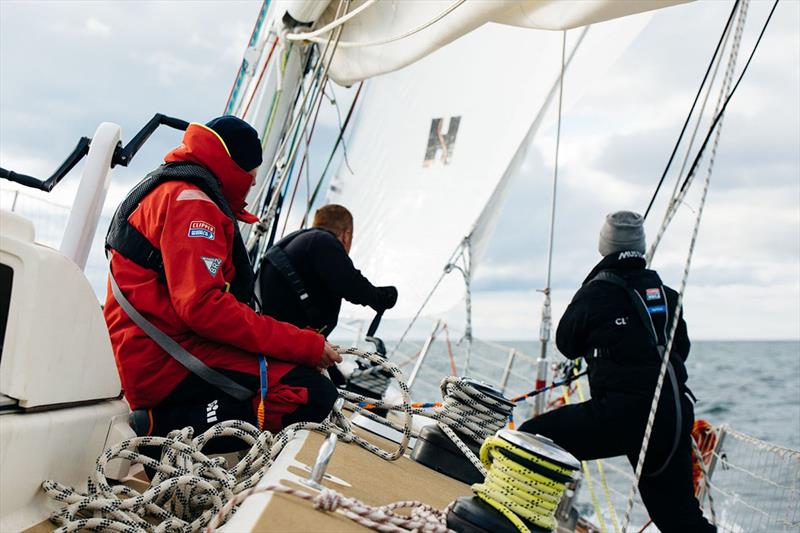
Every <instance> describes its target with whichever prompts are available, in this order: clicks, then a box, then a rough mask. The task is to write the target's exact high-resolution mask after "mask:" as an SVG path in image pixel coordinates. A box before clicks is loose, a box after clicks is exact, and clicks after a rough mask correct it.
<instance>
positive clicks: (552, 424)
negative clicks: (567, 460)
mask: <svg viewBox="0 0 800 533" xmlns="http://www.w3.org/2000/svg"><path fill="white" fill-rule="evenodd" d="M649 409H650V400H649V399H648V398H646V397H643V396H641V395H631V394H623V393H606V394H601V395H599V396H597V397H593V398H592V399H591V400H589V401H587V402H583V403H579V404H573V405H567V406H564V407H562V408H560V409H556V410H554V411H550V412H549V413H545V414H543V415H541V416H538V417H536V418H532V419H531V420H528V421H527V422H525V423H524V424H522V425H521V426H520V428H519V429H520V431H526V432H528V433H536V434H539V435H542V436H545V437H548V438H549V439H552V440H553V441H554V442H555V443H556V444H558V445H559V446H561V447H562V448H564V449H565V450H567V451H569V452H570V453H571V454H572V455H574V456H575V457H576V458H577V459H580V460H591V459H603V458H607V457H615V456H619V455H625V456H627V457H628V460H629V461H630V463H631V465H632V466H633V467H634V468H635V467H636V462H637V461H638V459H639V450H640V448H641V444H642V437H643V435H644V428H645V425H646V423H647V416H648V414H649ZM693 423H694V409H693V406H692V403H691V401H690V400H689V399H688V398H686V397H685V396H684V395H681V416H680V421H679V424H680V436H679V439H678V444H677V448H676V449H675V452H674V454H673V455H672V458H671V459H670V460H669V463H667V464H666V466H664V465H665V461H666V460H667V457H669V454H670V451H671V450H672V448H673V445H674V443H675V439H674V436H675V432H676V409H675V400H674V397H673V395H672V393H671V391H668V390H666V389H664V390H663V392H662V395H661V401H660V402H659V408H658V411H657V413H656V421H655V424H654V427H653V433H652V436H651V439H650V445H649V447H648V451H647V457H646V458H645V463H644V470H643V475H642V478H641V480H640V481H639V492H640V493H641V495H642V500H643V501H644V504H645V506H646V507H647V511H648V512H649V513H650V518H652V519H653V523H654V524H655V525H656V526H657V527H658V529H659V530H661V531H662V532H663V533H689V532H692V533H693V532H713V531H716V528H715V527H714V526H712V525H711V524H709V523H708V521H707V520H706V519H705V517H703V513H702V511H701V510H700V506H699V505H698V503H697V499H696V498H695V497H694V489H693V486H692V460H691V457H692V450H691V441H690V440H689V439H691V430H692V425H693ZM659 470H660V472H658V471H659ZM657 472H658V473H657Z"/></svg>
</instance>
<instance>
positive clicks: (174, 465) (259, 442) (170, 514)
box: [42, 349, 411, 533]
mask: <svg viewBox="0 0 800 533" xmlns="http://www.w3.org/2000/svg"><path fill="white" fill-rule="evenodd" d="M340 353H349V354H351V355H356V356H358V357H362V358H365V359H368V360H369V361H371V362H373V363H376V364H380V365H383V367H384V369H385V370H388V371H389V372H391V374H392V375H393V376H394V377H395V378H396V379H397V380H398V386H399V387H400V391H401V395H402V402H401V403H400V404H399V405H398V404H394V405H391V406H390V405H386V406H385V407H387V408H391V409H394V410H398V411H401V412H402V413H403V414H404V424H403V425H402V426H399V425H397V424H392V427H394V428H395V429H397V430H398V431H401V432H402V433H403V438H402V439H401V441H400V443H399V445H398V447H397V449H395V450H394V451H387V450H384V449H382V448H380V447H378V446H375V445H374V444H372V443H370V442H368V441H366V440H365V439H363V438H361V437H359V436H358V435H356V434H354V433H353V431H352V429H351V427H350V424H349V422H348V421H347V419H346V418H345V417H344V415H343V414H342V413H341V412H340V411H336V410H335V411H333V412H332V413H331V415H330V417H329V418H328V419H327V420H325V421H324V422H322V423H312V422H300V423H297V424H293V425H291V426H289V427H287V428H285V429H284V430H283V431H281V432H280V433H278V434H277V435H272V434H271V433H270V432H266V431H265V432H263V433H262V432H259V431H258V429H256V428H255V427H253V426H252V425H251V424H248V423H247V422H243V421H241V420H229V421H225V422H221V423H219V424H216V425H214V426H213V427H212V428H210V429H208V430H207V431H206V432H204V433H203V434H201V435H199V436H197V437H194V438H193V431H192V428H190V427H189V428H184V429H182V430H176V431H173V432H171V433H170V434H169V435H168V436H167V437H135V438H133V439H127V440H125V441H123V442H121V443H119V444H117V445H116V446H113V447H112V448H110V449H109V450H107V451H106V452H105V453H104V454H103V455H101V456H100V457H99V458H98V460H97V464H96V466H95V469H94V471H93V472H92V473H91V475H90V476H89V479H88V482H87V491H86V492H85V493H83V492H80V491H78V490H75V489H73V488H71V487H67V486H65V485H62V484H61V483H58V482H56V481H45V482H44V483H43V484H42V486H43V488H44V491H45V493H46V494H47V495H48V496H49V497H50V498H52V499H54V500H56V501H58V502H62V503H64V504H65V506H64V507H62V508H61V509H59V510H58V511H56V512H54V513H53V515H52V516H51V520H52V521H53V522H55V523H57V524H59V525H60V526H61V527H59V529H58V530H57V531H58V532H59V533H64V532H68V531H80V530H82V529H104V530H109V531H125V532H133V531H141V530H142V529H148V530H152V531H154V532H156V533H161V532H166V531H176V530H180V531H199V530H200V529H201V528H202V527H205V525H206V524H208V523H209V522H210V521H211V520H212V518H213V517H214V516H218V515H219V513H220V512H222V513H223V514H222V517H221V520H222V521H225V520H227V518H228V517H229V516H230V514H231V513H232V512H233V508H234V507H233V504H231V505H227V504H228V503H229V502H230V501H231V500H234V499H235V498H236V496H237V495H239V494H242V493H244V492H246V491H248V490H249V489H252V488H253V487H255V486H256V485H257V484H258V482H259V481H260V480H261V479H262V478H263V477H264V475H265V474H266V472H267V470H268V469H269V467H270V466H272V464H273V462H274V460H275V458H276V457H277V456H278V454H280V452H281V451H282V450H283V448H284V447H285V446H286V444H288V443H289V441H291V440H292V439H293V438H294V437H295V435H296V434H297V432H298V431H301V430H309V431H320V432H322V433H333V434H335V435H337V436H338V437H339V439H340V440H342V441H343V442H352V443H356V444H358V445H359V446H361V447H363V448H365V449H366V450H368V451H370V452H372V453H374V454H376V455H378V456H379V457H381V458H383V459H386V460H389V461H393V460H395V459H398V458H399V457H401V456H402V455H403V454H404V453H405V451H406V449H407V447H408V442H409V440H410V437H411V408H410V403H411V396H410V392H409V389H408V387H407V386H406V384H405V383H404V382H403V381H402V379H401V378H402V373H401V371H400V369H399V368H397V366H396V365H394V364H392V363H390V362H388V361H386V360H384V359H383V358H382V357H381V356H380V355H378V354H375V353H367V352H361V351H358V350H355V349H347V350H341V351H340ZM340 393H341V395H342V396H343V397H344V398H345V399H346V400H348V402H350V404H349V407H350V408H352V409H353V410H355V411H360V412H362V413H363V414H364V415H365V416H369V417H371V418H375V417H374V415H372V413H370V412H369V411H366V410H364V409H361V408H359V407H358V405H357V402H359V401H363V400H364V397H362V396H359V395H356V394H352V393H349V392H347V391H340ZM353 402H356V403H353ZM380 420H381V421H383V422H385V420H383V419H380ZM220 437H233V438H238V439H240V440H242V441H243V442H244V443H245V444H246V445H249V446H250V449H249V450H248V452H247V454H246V455H245V456H244V458H243V459H242V460H240V461H239V462H238V463H237V464H236V465H235V466H234V467H233V468H231V469H226V468H225V467H224V465H223V463H224V460H223V459H222V458H210V457H208V456H207V455H206V454H204V453H203V452H202V449H203V447H204V445H205V444H207V443H208V442H209V441H211V440H213V439H216V438H220ZM142 446H156V447H160V448H162V450H163V452H164V453H163V454H162V457H161V460H160V461H157V460H155V459H151V458H150V457H147V456H145V455H143V454H141V453H140V452H139V448H140V447H142ZM115 459H123V460H128V461H130V462H131V463H134V464H136V463H138V464H142V465H145V466H147V467H150V468H153V469H154V470H156V472H157V473H156V475H155V476H154V477H153V480H152V483H151V484H150V486H149V487H148V488H147V489H146V490H145V491H144V492H141V493H140V492H138V491H136V490H134V489H133V488H130V487H127V486H124V485H118V486H114V487H112V486H111V485H110V484H109V482H108V480H107V477H106V475H105V471H106V468H107V465H108V463H109V462H111V461H113V460H115ZM238 501H240V500H238ZM148 518H149V520H148ZM153 522H156V524H157V525H154V524H153Z"/></svg>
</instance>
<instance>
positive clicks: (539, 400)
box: [533, 30, 567, 415]
mask: <svg viewBox="0 0 800 533" xmlns="http://www.w3.org/2000/svg"><path fill="white" fill-rule="evenodd" d="M566 49H567V31H566V30H564V32H563V33H562V39H561V75H560V76H559V78H558V122H557V125H556V154H555V163H554V164H553V194H552V197H551V199H550V235H549V237H548V243H547V273H546V276H545V285H544V289H542V291H541V292H542V293H544V302H543V303H542V321H541V324H540V326H539V343H540V347H541V350H540V352H539V359H537V360H536V384H535V387H534V388H536V389H541V388H544V387H545V386H546V385H547V346H548V344H549V343H550V330H551V329H552V312H551V308H550V277H551V272H552V267H553V233H554V229H555V219H556V191H557V189H558V149H559V145H560V141H561V103H562V99H563V95H564V68H565V56H566ZM542 412H544V394H539V395H537V396H536V399H535V401H534V406H533V413H534V415H540V414H542Z"/></svg>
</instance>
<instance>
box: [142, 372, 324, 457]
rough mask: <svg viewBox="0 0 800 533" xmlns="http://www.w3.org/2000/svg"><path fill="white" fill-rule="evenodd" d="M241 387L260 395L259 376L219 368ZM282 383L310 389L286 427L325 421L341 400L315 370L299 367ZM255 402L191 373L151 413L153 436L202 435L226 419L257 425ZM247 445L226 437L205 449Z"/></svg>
mask: <svg viewBox="0 0 800 533" xmlns="http://www.w3.org/2000/svg"><path fill="white" fill-rule="evenodd" d="M217 371H218V372H221V373H222V374H225V375H226V376H228V377H229V378H231V379H233V380H234V381H236V382H238V383H239V384H241V385H243V386H245V387H247V388H249V389H251V390H252V391H253V393H254V395H257V394H258V390H259V377H258V376H253V375H250V374H245V373H242V372H235V371H232V370H224V369H217ZM280 382H281V383H283V384H286V385H290V386H294V387H304V388H306V389H307V390H308V403H306V404H303V405H298V406H297V408H296V409H294V411H292V412H290V413H286V414H284V415H283V416H282V424H283V427H286V426H288V425H291V424H294V423H295V422H322V421H323V420H324V419H325V418H326V417H327V416H328V414H329V413H330V412H331V409H332V407H333V403H334V402H335V401H336V398H337V397H338V392H337V390H336V386H335V385H334V384H333V383H331V381H330V380H329V379H328V378H327V377H325V376H324V375H322V374H320V373H319V372H318V371H317V370H315V369H313V368H307V367H303V366H298V367H295V368H293V369H292V370H290V371H289V372H287V373H286V375H284V376H283V377H281V379H280ZM255 405H256V402H254V400H252V399H247V400H237V399H236V398H233V397H232V396H229V395H228V394H226V393H224V392H222V391H221V390H219V389H217V388H216V387H213V386H211V385H209V384H208V383H206V382H205V381H203V380H202V379H200V378H199V377H197V376H196V375H195V374H189V376H187V377H186V379H184V380H183V381H182V382H181V383H180V384H178V386H177V387H175V390H173V391H172V392H171V393H170V395H169V396H167V398H166V399H164V401H163V402H161V403H160V404H159V405H158V406H157V407H155V408H154V409H153V410H152V420H153V427H152V428H151V434H152V435H157V436H166V434H167V433H169V432H170V431H172V430H174V429H180V428H184V427H186V426H192V428H194V434H195V435H199V434H200V433H202V432H204V431H205V430H207V429H208V428H210V427H211V426H213V425H214V424H216V423H218V422H222V421H223V420H244V421H245V422H249V423H250V424H252V425H254V426H258V421H257V418H256V412H255ZM267 409H269V405H267ZM242 446H245V444H244V442H243V441H241V440H240V439H236V438H233V437H223V438H218V439H214V440H213V441H211V442H210V443H209V445H208V446H207V448H206V449H205V450H204V451H206V452H209V453H225V452H228V451H231V450H235V449H237V448H241V447H242Z"/></svg>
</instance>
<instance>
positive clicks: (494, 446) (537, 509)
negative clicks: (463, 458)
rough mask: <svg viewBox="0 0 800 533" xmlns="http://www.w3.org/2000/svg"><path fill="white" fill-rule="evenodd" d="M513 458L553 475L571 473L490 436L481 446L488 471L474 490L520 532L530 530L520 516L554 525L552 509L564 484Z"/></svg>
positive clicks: (533, 521)
mask: <svg viewBox="0 0 800 533" xmlns="http://www.w3.org/2000/svg"><path fill="white" fill-rule="evenodd" d="M515 458H518V459H521V460H522V462H524V461H528V462H530V463H533V464H535V465H536V466H539V467H541V468H543V469H545V470H547V471H549V472H552V473H553V474H554V475H555V477H561V476H571V475H572V470H570V469H569V468H565V467H562V466H559V465H556V464H553V463H551V462H549V461H546V460H544V459H542V458H541V457H539V456H538V455H535V454H532V453H530V452H528V451H527V450H523V449H522V448H519V447H518V446H515V445H513V444H511V443H510V442H508V441H506V440H504V439H502V438H500V437H498V436H492V437H489V438H488V439H486V440H485V441H484V443H483V446H481V462H482V463H483V464H484V466H485V467H486V470H487V471H488V474H487V475H486V479H485V480H484V482H483V483H476V484H475V485H473V486H472V490H473V492H474V493H475V495H476V496H478V497H479V498H480V499H482V500H483V501H485V502H486V503H488V504H489V505H491V506H492V507H494V508H495V509H497V510H498V511H499V512H500V513H502V514H503V516H505V517H506V518H508V520H509V521H511V523H512V524H514V526H516V528H517V529H518V530H519V531H521V532H522V533H530V530H529V529H528V527H527V526H526V525H525V523H524V522H523V521H522V520H521V519H524V520H527V521H528V522H531V523H533V524H536V525H537V526H541V527H544V528H547V529H550V530H552V529H554V528H555V527H556V519H555V511H556V508H557V507H558V504H559V502H560V501H561V496H562V495H563V494H564V490H565V489H566V485H565V484H564V483H562V482H559V481H556V480H554V479H551V478H549V477H547V476H546V475H543V474H540V473H537V472H535V471H533V470H531V469H530V468H528V467H527V466H525V465H524V464H522V462H518V461H516V460H515Z"/></svg>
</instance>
